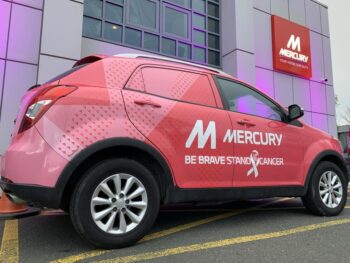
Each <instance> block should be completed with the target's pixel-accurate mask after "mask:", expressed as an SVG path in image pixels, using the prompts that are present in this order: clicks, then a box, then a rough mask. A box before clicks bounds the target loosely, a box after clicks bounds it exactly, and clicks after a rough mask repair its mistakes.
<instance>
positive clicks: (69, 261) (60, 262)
mask: <svg viewBox="0 0 350 263" xmlns="http://www.w3.org/2000/svg"><path fill="white" fill-rule="evenodd" d="M289 199H291V198H281V199H276V200H273V201H271V202H268V203H265V204H261V205H257V206H254V207H251V208H246V209H240V210H234V211H232V210H231V212H228V213H225V214H222V215H217V216H212V217H208V218H205V219H200V220H197V221H194V222H191V223H187V224H183V225H179V226H175V227H171V228H169V229H166V230H162V231H159V232H155V233H152V234H149V235H147V236H145V237H144V238H143V239H142V240H141V241H139V242H145V241H150V240H154V239H158V238H162V237H165V236H168V235H172V234H175V233H178V232H180V231H184V230H187V229H191V228H194V227H197V226H201V225H204V224H208V223H211V222H215V221H218V220H222V219H226V218H229V217H232V216H235V215H240V214H242V213H246V212H249V211H253V210H256V209H259V208H262V207H265V206H269V205H272V204H276V203H280V202H283V201H286V200H289ZM108 252H110V251H109V250H92V251H89V252H85V253H81V254H78V255H73V256H69V257H66V258H62V259H57V260H54V261H51V262H50V263H74V262H77V261H80V260H85V259H89V258H93V257H97V256H100V255H103V254H105V253H108Z"/></svg>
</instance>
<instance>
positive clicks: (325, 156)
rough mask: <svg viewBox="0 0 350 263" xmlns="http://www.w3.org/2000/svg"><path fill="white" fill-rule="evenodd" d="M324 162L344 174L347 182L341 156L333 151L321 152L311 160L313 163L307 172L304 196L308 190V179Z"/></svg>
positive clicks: (343, 161)
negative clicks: (335, 166)
mask: <svg viewBox="0 0 350 263" xmlns="http://www.w3.org/2000/svg"><path fill="white" fill-rule="evenodd" d="M324 161H329V162H332V163H334V164H336V165H337V166H338V167H339V168H340V169H341V170H342V171H343V172H344V174H345V177H346V180H347V181H349V171H348V168H347V165H346V162H345V160H344V158H343V157H342V156H341V154H339V153H338V152H336V151H333V150H327V151H323V152H321V153H320V154H318V155H317V156H316V158H315V159H314V160H313V162H312V163H311V166H310V168H309V170H308V173H307V177H306V180H305V194H306V191H307V189H308V186H309V183H310V179H311V177H312V175H313V173H314V171H315V169H316V167H317V165H318V164H319V163H321V162H324Z"/></svg>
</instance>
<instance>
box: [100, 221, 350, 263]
mask: <svg viewBox="0 0 350 263" xmlns="http://www.w3.org/2000/svg"><path fill="white" fill-rule="evenodd" d="M349 223H350V219H340V220H334V221H329V222H325V223H320V224H312V225H307V226H301V227H296V228H291V229H287V230H282V231H277V232H271V233H265V234H258V235H250V236H242V237H234V238H229V239H223V240H217V241H212V242H205V243H197V244H193V245H189V246H180V247H174V248H169V249H164V250H159V251H156V252H147V253H141V254H136V255H131V256H125V257H119V258H114V259H107V260H102V261H99V262H98V263H129V262H136V261H145V260H151V259H156V258H161V257H168V256H174V255H180V254H185V253H190V252H196V251H202V250H207V249H213V248H219V247H226V246H232V245H238V244H243V243H249V242H254V241H260V240H266V239H272V238H280V237H284V236H289V235H294V234H298V233H304V232H309V231H315V230H318V229H322V228H326V227H331V226H337V225H342V224H349Z"/></svg>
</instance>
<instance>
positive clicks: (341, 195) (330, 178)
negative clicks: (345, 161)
mask: <svg viewBox="0 0 350 263" xmlns="http://www.w3.org/2000/svg"><path fill="white" fill-rule="evenodd" d="M347 184H348V182H347V180H346V177H345V175H344V172H343V171H342V170H341V169H339V167H338V166H337V165H336V164H334V163H331V162H321V163H320V164H319V165H318V166H317V167H316V169H315V171H314V173H313V175H312V177H311V179H310V183H309V187H308V191H307V194H306V196H304V197H302V201H303V203H304V205H305V207H306V208H307V209H308V210H309V211H310V212H311V213H313V214H316V215H322V216H336V215H338V214H339V213H340V212H341V211H343V209H344V207H345V204H346V200H347Z"/></svg>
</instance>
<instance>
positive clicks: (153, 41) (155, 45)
mask: <svg viewBox="0 0 350 263" xmlns="http://www.w3.org/2000/svg"><path fill="white" fill-rule="evenodd" d="M143 47H144V48H145V49H148V50H152V51H156V52H158V51H159V37H158V36H156V35H152V34H148V33H145V36H144V44H143Z"/></svg>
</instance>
